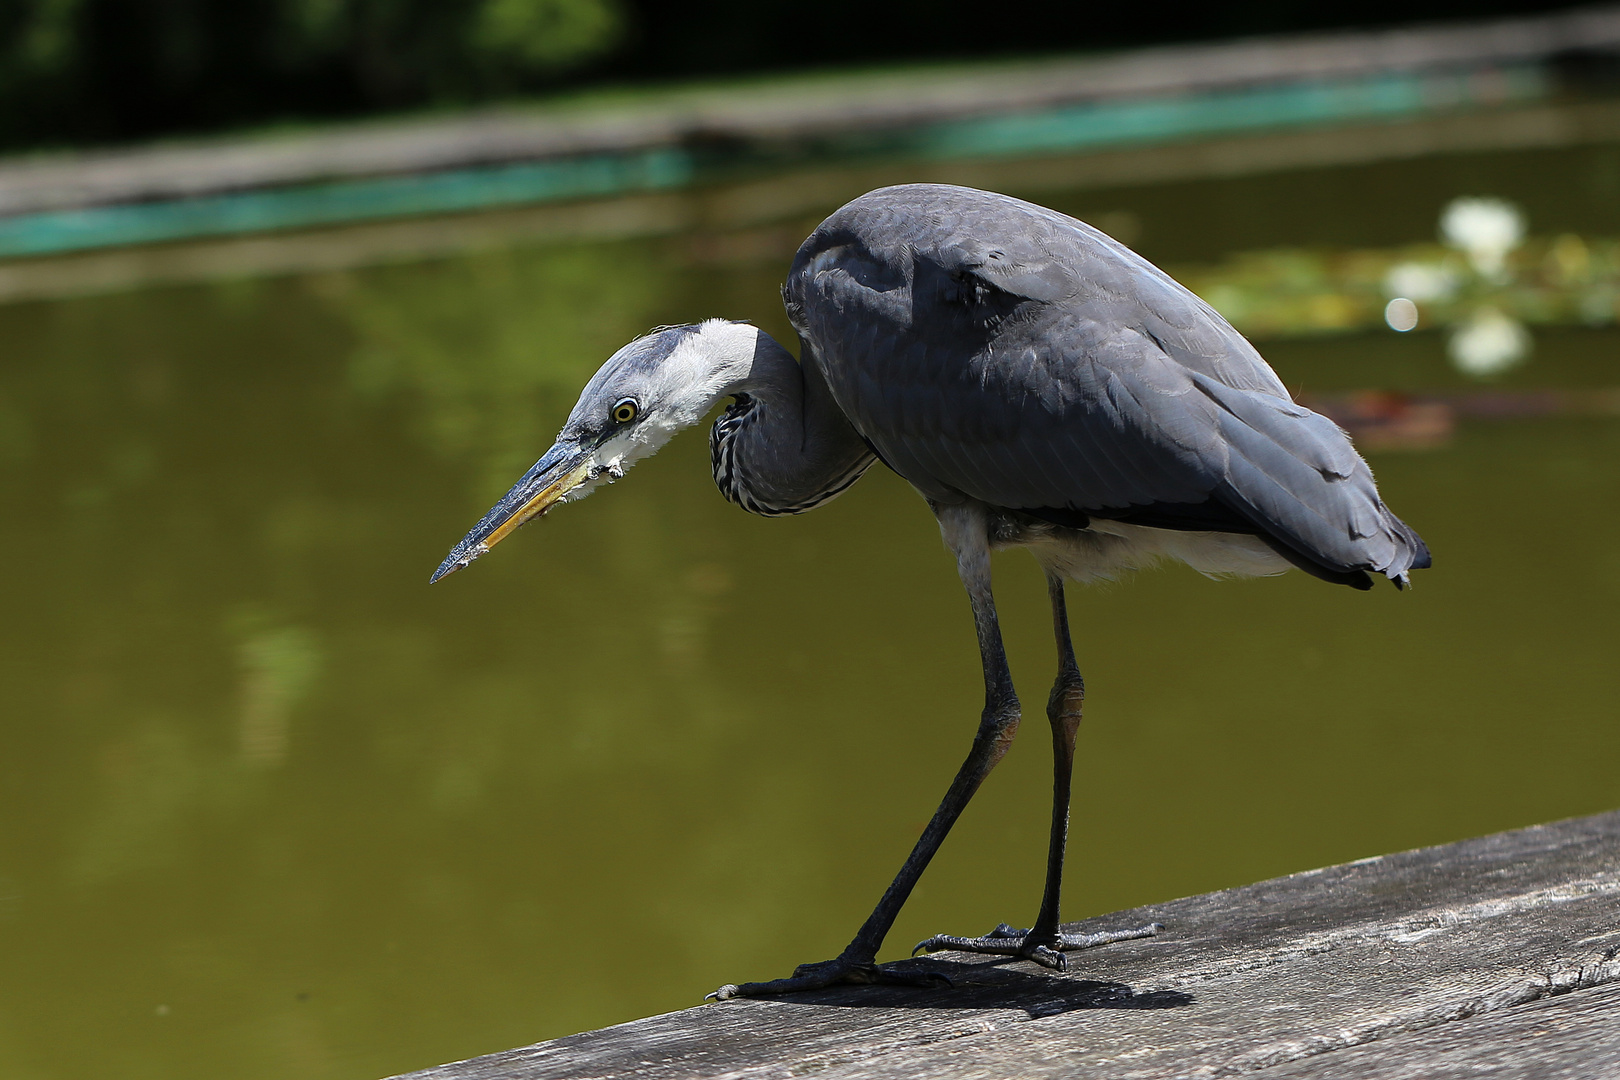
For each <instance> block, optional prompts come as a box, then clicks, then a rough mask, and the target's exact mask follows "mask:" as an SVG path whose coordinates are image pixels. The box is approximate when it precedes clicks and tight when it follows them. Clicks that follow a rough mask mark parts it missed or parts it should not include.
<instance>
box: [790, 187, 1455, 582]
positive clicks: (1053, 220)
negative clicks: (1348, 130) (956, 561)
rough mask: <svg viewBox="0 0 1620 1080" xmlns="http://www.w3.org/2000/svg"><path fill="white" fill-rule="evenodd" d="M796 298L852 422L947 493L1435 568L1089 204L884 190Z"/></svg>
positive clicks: (1252, 356) (1219, 328) (1318, 427)
mask: <svg viewBox="0 0 1620 1080" xmlns="http://www.w3.org/2000/svg"><path fill="white" fill-rule="evenodd" d="M784 295H785V297H786V300H787V304H788V309H789V313H790V315H791V316H792V317H793V319H794V322H795V325H796V326H797V327H798V328H799V330H800V332H801V334H802V335H803V336H804V337H805V338H806V340H807V341H810V342H812V343H813V344H814V346H815V348H814V355H815V357H816V360H817V362H819V363H820V364H821V365H822V368H823V371H824V374H825V375H826V379H827V385H828V387H829V388H830V389H831V390H832V393H833V396H834V398H835V399H836V400H837V402H838V404H839V406H840V407H841V408H842V409H843V410H844V412H845V413H846V414H847V415H848V416H849V418H850V421H851V423H853V424H854V425H855V428H856V429H857V430H858V431H859V432H860V433H861V434H862V436H863V437H865V438H866V439H867V441H868V442H869V443H870V444H871V445H872V446H873V448H874V449H875V450H876V452H877V453H878V454H879V455H880V456H881V457H882V459H883V460H884V461H885V462H887V463H888V464H889V465H890V466H891V467H892V468H894V469H895V471H897V472H899V473H900V474H901V475H902V476H904V477H906V479H908V480H910V481H911V482H912V483H913V484H914V485H915V486H916V487H917V488H918V489H919V490H921V491H922V492H923V493H924V494H925V495H927V496H929V497H930V498H935V499H942V500H945V501H950V500H952V499H960V498H961V497H962V496H964V495H966V496H969V497H972V498H974V499H979V500H981V501H983V502H986V503H989V504H991V505H993V506H1001V507H1006V508H1009V509H1019V510H1027V511H1030V512H1036V511H1039V513H1038V514H1037V516H1041V515H1048V516H1053V517H1052V519H1053V520H1056V519H1058V518H1067V519H1068V520H1084V519H1085V517H1106V518H1115V519H1119V520H1124V521H1131V520H1135V521H1137V522H1138V523H1141V524H1153V525H1154V526H1155V527H1170V528H1193V529H1206V530H1208V529H1211V528H1213V529H1215V530H1216V531H1235V532H1250V531H1252V532H1255V533H1258V534H1259V535H1261V536H1262V537H1264V538H1265V539H1266V540H1267V542H1268V543H1271V544H1272V545H1273V546H1275V547H1276V548H1277V549H1278V551H1279V552H1281V553H1282V554H1284V556H1285V557H1287V558H1289V559H1290V560H1291V561H1293V562H1295V563H1296V564H1297V565H1300V566H1303V567H1304V568H1305V569H1307V570H1309V571H1310V572H1311V573H1314V574H1317V575H1318V576H1320V577H1324V578H1327V579H1328V580H1331V581H1342V582H1344V583H1346V584H1361V583H1364V582H1365V580H1366V575H1365V573H1363V571H1369V570H1371V571H1376V572H1380V573H1384V574H1386V575H1388V576H1389V577H1391V578H1393V579H1395V580H1396V581H1397V583H1399V582H1403V581H1404V580H1405V578H1406V574H1407V571H1409V570H1410V569H1413V568H1417V567H1423V566H1427V565H1428V562H1429V556H1428V550H1427V548H1425V547H1424V545H1423V542H1422V540H1421V539H1419V538H1418V536H1417V534H1416V533H1414V532H1413V531H1412V530H1411V529H1410V528H1408V527H1407V526H1406V525H1405V524H1404V523H1403V522H1401V521H1400V519H1398V518H1396V517H1395V516H1394V515H1393V514H1391V513H1390V512H1389V510H1388V509H1387V508H1386V507H1385V506H1384V504H1383V503H1382V501H1380V499H1379V497H1378V491H1377V487H1376V485H1375V484H1374V482H1373V478H1372V473H1371V472H1370V470H1368V468H1367V465H1366V463H1365V462H1364V461H1363V460H1362V459H1361V457H1360V456H1359V455H1358V454H1357V453H1356V452H1355V449H1354V448H1353V447H1352V446H1351V444H1350V440H1349V438H1348V437H1347V436H1346V435H1345V434H1344V432H1343V431H1341V430H1340V429H1339V428H1338V427H1337V426H1336V425H1335V424H1334V423H1333V422H1332V421H1331V420H1328V419H1327V418H1325V417H1322V416H1319V415H1317V414H1315V413H1313V412H1311V411H1310V410H1309V409H1306V408H1303V407H1302V406H1299V405H1297V404H1295V403H1294V402H1293V401H1291V400H1290V399H1289V397H1288V395H1287V391H1286V390H1285V389H1284V388H1283V386H1282V384H1281V382H1280V381H1279V380H1278V379H1277V377H1276V375H1275V373H1273V372H1272V371H1271V369H1270V368H1269V367H1268V366H1267V365H1266V363H1265V361H1264V360H1262V359H1261V358H1260V355H1259V354H1258V353H1257V352H1255V350H1254V347H1253V346H1252V345H1250V344H1249V343H1248V342H1247V341H1245V340H1244V339H1243V337H1242V336H1241V335H1240V334H1238V333H1237V331H1235V330H1233V329H1232V327H1231V326H1230V325H1228V324H1227V323H1226V322H1225V320H1223V319H1221V317H1220V316H1219V315H1217V314H1216V313H1215V312H1214V310H1213V309H1211V308H1210V307H1209V306H1208V305H1207V304H1205V303H1204V302H1203V301H1201V300H1199V299H1198V298H1197V297H1195V296H1193V295H1192V294H1191V293H1189V292H1187V290H1185V289H1184V288H1182V287H1181V286H1180V285H1179V284H1177V283H1176V282H1175V281H1173V280H1172V279H1171V278H1169V277H1168V276H1167V275H1165V274H1164V273H1163V272H1162V271H1160V270H1158V268H1156V267H1154V266H1152V264H1150V263H1148V262H1147V261H1146V260H1144V259H1142V258H1141V257H1140V256H1138V255H1137V254H1136V253H1134V252H1132V251H1130V250H1129V249H1127V248H1125V247H1123V246H1122V245H1120V244H1118V243H1116V242H1115V241H1113V240H1112V239H1110V238H1109V237H1107V236H1104V235H1103V234H1101V233H1099V232H1097V231H1096V230H1094V229H1091V228H1090V227H1089V226H1086V225H1083V224H1081V223H1080V222H1077V221H1074V220H1073V219H1072V218H1067V217H1064V216H1063V215H1061V214H1057V213H1055V212H1053V211H1049V210H1045V209H1042V208H1040V207H1034V206H1031V205H1030V204H1027V203H1021V202H1019V201H1017V200H1015V199H1010V198H1007V197H1006V196H999V195H992V194H989V193H985V192H974V191H970V190H968V189H963V188H947V187H940V186H935V185H913V186H908V187H905V188H890V189H883V190H881V191H877V192H873V193H871V194H869V195H866V196H863V197H862V198H860V199H857V200H856V201H855V202H853V203H851V204H849V205H848V206H846V207H845V208H844V209H843V210H840V211H839V212H838V213H836V214H834V215H833V216H832V217H831V218H829V219H828V220H827V221H826V222H825V223H823V225H822V226H821V228H819V229H818V230H817V231H816V232H815V233H814V234H812V235H811V237H810V239H809V240H807V241H805V244H804V246H803V247H802V248H801V249H800V251H799V255H798V257H797V258H796V259H795V261H794V268H793V271H792V273H791V274H790V276H789V279H788V283H787V285H786V286H785V287H784ZM1227 523H1230V524H1227Z"/></svg>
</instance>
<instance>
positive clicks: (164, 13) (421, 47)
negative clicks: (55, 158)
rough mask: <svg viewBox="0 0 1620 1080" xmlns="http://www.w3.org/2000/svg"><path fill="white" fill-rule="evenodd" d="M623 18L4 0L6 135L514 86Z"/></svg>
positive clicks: (211, 122)
mask: <svg viewBox="0 0 1620 1080" xmlns="http://www.w3.org/2000/svg"><path fill="white" fill-rule="evenodd" d="M624 25H625V20H624V16H623V12H622V10H621V8H620V6H619V4H618V3H617V0H231V2H229V3H221V2H214V0H0V144H12V145H19V144H41V143H44V144H49V143H53V142H63V141H69V142H72V141H84V140H98V139H118V138H123V137H127V136H139V135H145V134H151V133H158V132H164V131H185V130H201V129H208V128H216V127H219V126H222V125H227V124H232V123H241V122H244V121H253V120H259V119H277V118H290V117H299V116H313V115H323V114H332V113H338V114H342V113H357V112H365V111H368V110H372V109H377V108H385V109H386V108H400V107H405V106H410V105H418V104H423V103H430V102H441V103H455V102H458V101H462V102H465V101H470V100H475V99H479V98H487V97H490V96H494V95H502V94H510V93H515V92H521V91H524V90H531V89H534V88H537V87H544V86H548V85H552V84H553V83H554V82H555V80H556V79H557V77H559V76H560V75H563V74H565V73H567V72H569V71H572V70H575V69H577V68H578V67H579V66H580V65H582V64H584V63H587V62H589V61H591V60H593V59H596V58H597V57H600V56H601V55H602V54H603V53H604V52H606V51H608V50H609V49H611V48H612V47H613V46H614V45H616V44H617V43H618V42H619V41H620V39H621V37H622V35H623V31H624Z"/></svg>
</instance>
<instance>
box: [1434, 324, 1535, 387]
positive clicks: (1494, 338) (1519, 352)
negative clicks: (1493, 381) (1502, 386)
mask: <svg viewBox="0 0 1620 1080" xmlns="http://www.w3.org/2000/svg"><path fill="white" fill-rule="evenodd" d="M1530 346H1531V341H1530V331H1528V330H1526V329H1525V328H1524V324H1523V323H1521V322H1519V320H1517V319H1515V318H1512V317H1511V316H1508V315H1504V314H1502V313H1501V312H1500V311H1498V310H1496V309H1495V308H1491V307H1487V308H1480V309H1479V310H1478V311H1476V312H1474V314H1473V315H1472V316H1471V317H1470V318H1469V320H1468V321H1467V322H1465V323H1463V324H1462V325H1461V326H1459V327H1458V328H1457V329H1456V331H1455V332H1454V333H1453V334H1452V335H1451V341H1450V343H1449V347H1448V351H1449V352H1450V353H1451V362H1452V363H1454V364H1456V365H1457V367H1458V368H1459V369H1460V370H1462V371H1463V372H1465V373H1467V374H1469V375H1476V376H1486V375H1496V374H1498V373H1500V372H1503V371H1506V370H1507V369H1508V368H1510V367H1513V366H1514V365H1515V364H1517V363H1519V362H1521V361H1522V360H1524V358H1525V357H1527V356H1529V355H1530Z"/></svg>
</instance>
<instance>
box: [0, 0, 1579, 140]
mask: <svg viewBox="0 0 1620 1080" xmlns="http://www.w3.org/2000/svg"><path fill="white" fill-rule="evenodd" d="M1553 6H1561V5H1553ZM1547 7H1549V5H1548V4H1547V3H1546V2H1545V0H1363V2H1362V3H1359V4H1357V5H1355V6H1354V7H1346V6H1343V5H1324V4H1318V5H1308V4H1290V3H1283V2H1282V0H1250V2H1248V3H1243V4H1206V5H1201V6H1196V7H1189V8H1186V9H1184V10H1180V11H1178V12H1177V13H1176V16H1175V18H1173V19H1143V18H1142V17H1141V13H1140V12H1139V11H1138V10H1137V9H1136V8H1135V7H1133V6H1130V5H1112V6H1110V5H1095V4H1089V5H1088V4H1073V3H1064V2H1061V0H1013V2H1011V3H1004V4H1001V5H999V6H998V7H997V8H996V9H995V10H994V11H988V10H987V9H986V8H985V7H984V5H982V4H980V3H976V2H974V0H879V2H873V0H821V2H820V3H817V4H814V5H808V4H761V3H757V2H754V0H704V2H702V3H691V2H688V0H0V149H6V148H26V147H38V146H51V145H71V144H84V143H93V142H106V141H123V140H130V139H141V138H149V137H152V136H155V135H171V134H184V133H192V132H204V131H214V130H219V129H222V128H228V127H233V126H241V125H245V124H264V123H277V122H286V121H307V120H313V119H319V118H325V117H342V116H358V115H363V114H367V113H375V112H378V111H398V110H400V109H407V108H420V107H424V106H427V107H441V106H455V105H460V104H467V103H471V102H475V101H486V100H491V99H498V98H502V97H508V98H509V97H513V96H518V95H525V94H534V93H538V92H547V91H552V90H556V89H559V88H565V87H571V86H574V85H578V84H580V83H582V82H588V81H598V82H600V81H602V80H614V81H617V82H630V83H639V82H644V81H646V80H649V79H685V78H693V77H698V78H703V77H711V76H715V75H726V74H733V73H754V72H767V71H776V70H783V69H804V68H810V67H827V66H836V65H845V64H860V65H880V64H893V63H896V62H914V61H919V60H922V61H937V60H948V61H976V60H982V59H986V58H990V57H996V56H1000V57H1018V56H1029V55H1037V54H1051V53H1055V52H1069V51H1093V50H1098V49H1110V48H1119V47H1128V46H1135V45H1147V44H1153V43H1157V42H1166V41H1195V40H1210V39H1218V38H1232V37H1242V36H1247V35H1254V34H1276V33H1288V32H1299V31H1320V30H1332V29H1335V28H1342V27H1351V26H1381V25H1389V24H1396V23H1412V22H1424V21H1434V20H1448V19H1476V20H1477V19H1484V18H1489V17H1492V16H1498V15H1505V14H1511V13H1516V12H1533V11H1540V10H1545V9H1546V8H1547Z"/></svg>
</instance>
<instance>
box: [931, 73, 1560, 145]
mask: <svg viewBox="0 0 1620 1080" xmlns="http://www.w3.org/2000/svg"><path fill="white" fill-rule="evenodd" d="M1551 92H1552V80H1551V78H1550V77H1549V76H1548V74H1547V72H1546V71H1545V70H1544V69H1543V68H1541V67H1540V66H1529V65H1526V66H1519V67H1512V68H1501V69H1494V70H1492V69H1487V70H1475V71H1459V72H1451V73H1444V74H1427V75H1423V74H1393V75H1379V76H1373V77H1367V78H1358V79H1345V80H1335V81H1321V82H1307V83H1294V84H1289V85H1283V86H1262V87H1251V88H1245V89H1242V90H1231V91H1222V92H1218V93H1211V94H1204V95H1199V96H1187V97H1167V98H1160V99H1156V100H1152V99H1150V100H1137V101H1121V102H1107V103H1101V104H1092V105H1076V106H1071V107H1068V108H1062V109H1050V110H1044V111H1041V112H1034V113H1023V114H1014V115H1006V116H992V117H984V118H982V119H975V120H963V121H953V122H950V123H944V124H936V125H933V126H930V127H928V128H924V129H922V130H920V131H919V132H917V133H916V134H915V135H914V136H912V137H911V138H910V139H909V140H907V142H908V145H909V146H910V147H911V148H912V149H913V150H914V151H915V152H917V153H920V154H923V155H925V156H928V157H933V158H959V157H997V156H1007V155H1012V154H1028V153H1038V152H1043V151H1045V152H1051V151H1059V150H1080V149H1086V148H1090V147H1104V146H1121V145H1130V144H1139V143H1154V142H1168V141H1172V140H1175V139H1182V138H1190V137H1197V136H1202V135H1220V134H1229V133H1233V132H1239V131H1251V130H1256V129H1262V128H1277V127H1292V126H1303V125H1309V124H1323V123H1333V122H1342V121H1349V120H1367V119H1381V118H1384V119H1388V118H1399V117H1407V116H1413V115H1418V114H1422V113H1430V112H1440V111H1447V110H1451V109H1457V108H1466V107H1470V106H1479V105H1498V104H1507V103H1519V102H1525V101H1532V100H1536V99H1539V98H1543V97H1546V96H1547V95H1548V94H1550V93H1551Z"/></svg>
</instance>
